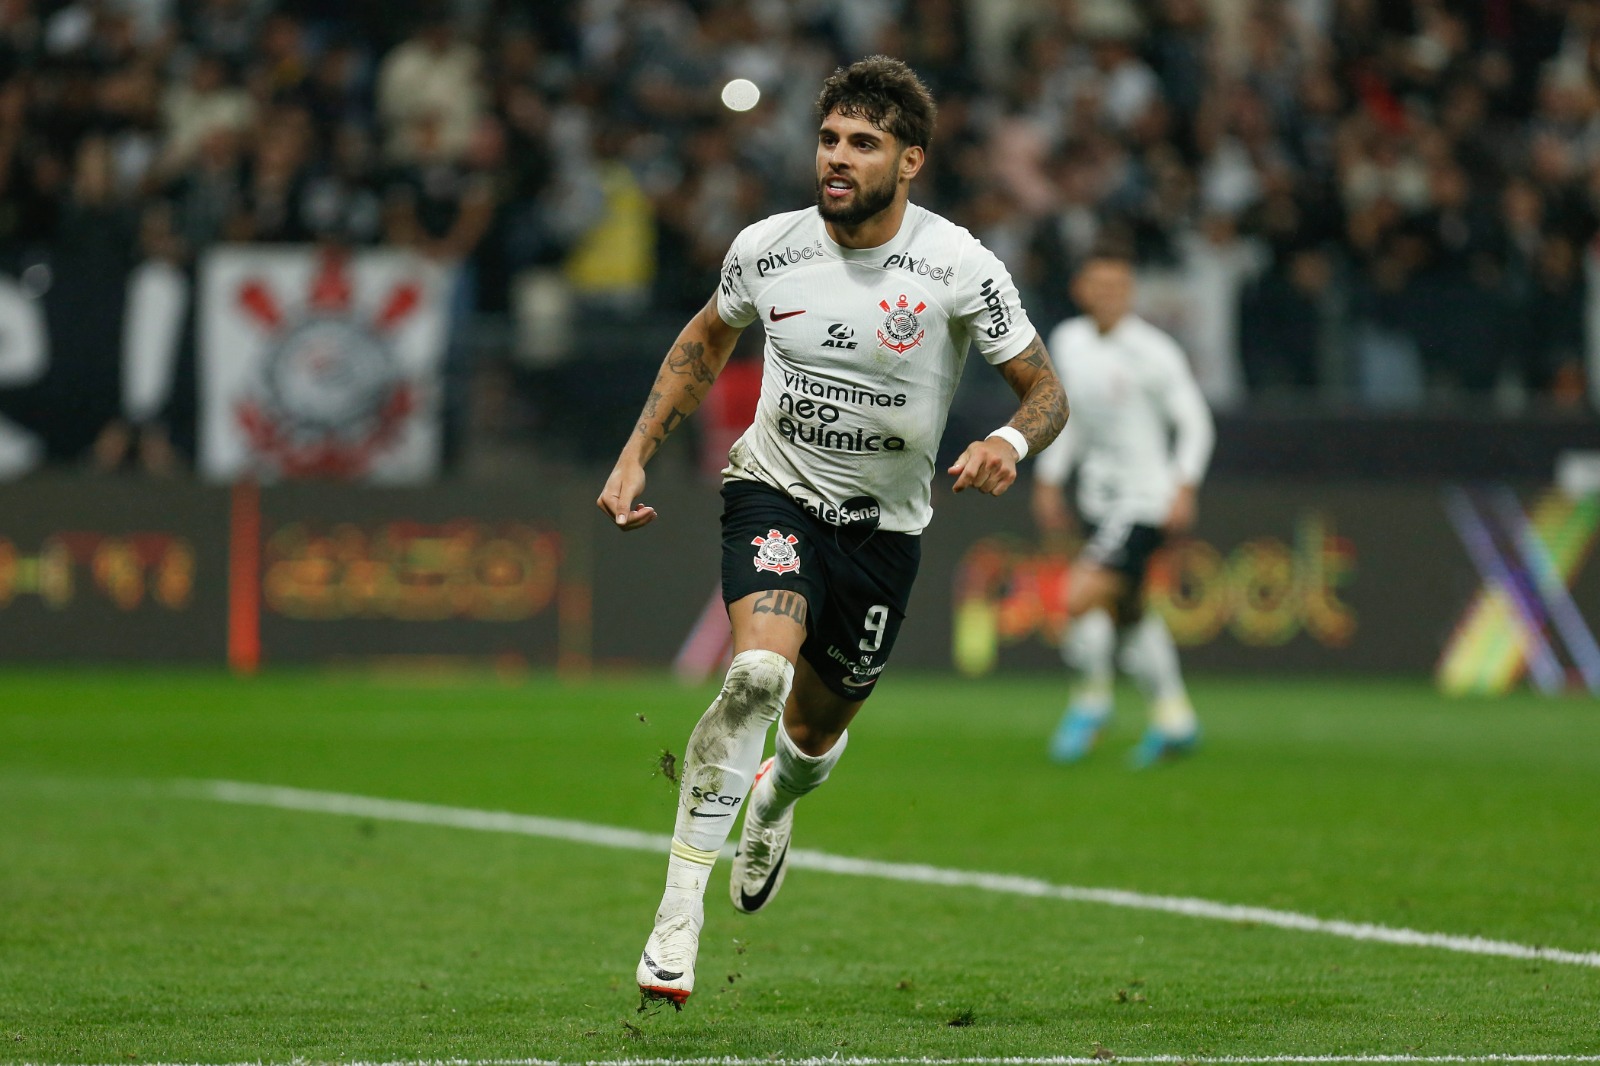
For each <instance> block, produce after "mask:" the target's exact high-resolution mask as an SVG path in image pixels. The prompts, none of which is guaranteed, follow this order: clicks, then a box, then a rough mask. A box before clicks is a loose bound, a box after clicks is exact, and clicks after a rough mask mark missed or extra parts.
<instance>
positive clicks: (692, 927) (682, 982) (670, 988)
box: [635, 913, 700, 1010]
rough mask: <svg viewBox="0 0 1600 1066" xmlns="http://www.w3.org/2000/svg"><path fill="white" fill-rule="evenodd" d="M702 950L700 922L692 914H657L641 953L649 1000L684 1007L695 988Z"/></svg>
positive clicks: (643, 982)
mask: <svg viewBox="0 0 1600 1066" xmlns="http://www.w3.org/2000/svg"><path fill="white" fill-rule="evenodd" d="M699 953H700V922H698V921H696V920H695V917H694V915H692V914H660V913H658V914H657V915H656V927H655V928H654V929H652V930H650V939H649V940H646V941H645V944H644V952H643V954H641V955H640V956H639V969H638V971H637V973H636V975H635V976H637V977H638V979H639V991H640V992H641V993H643V995H644V997H645V998H646V999H668V1000H671V1001H672V1002H673V1003H674V1004H675V1005H676V1006H677V1007H678V1008H679V1009H680V1010H681V1009H682V1007H683V1005H684V1004H685V1003H687V1002H688V1001H689V993H691V992H693V991H694V960H695V956H696V955H698V954H699Z"/></svg>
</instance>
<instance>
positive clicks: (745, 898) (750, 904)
mask: <svg viewBox="0 0 1600 1066" xmlns="http://www.w3.org/2000/svg"><path fill="white" fill-rule="evenodd" d="M788 858H789V849H788V848H787V847H785V848H784V849H783V854H782V855H779V856H778V861H777V862H775V863H773V864H772V872H771V873H770V874H768V875H767V883H766V884H764V885H762V886H761V891H760V892H757V893H756V894H755V895H753V896H752V895H751V894H750V893H748V892H746V891H745V890H744V889H742V888H741V889H739V901H740V903H742V904H743V905H744V909H745V910H747V911H754V910H760V909H761V905H762V904H763V903H765V902H767V897H768V896H770V895H772V886H773V885H775V884H777V882H778V872H779V871H780V870H782V869H783V864H784V863H785V862H786V861H787V860H788Z"/></svg>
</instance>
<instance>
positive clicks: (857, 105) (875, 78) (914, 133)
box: [817, 56, 938, 149]
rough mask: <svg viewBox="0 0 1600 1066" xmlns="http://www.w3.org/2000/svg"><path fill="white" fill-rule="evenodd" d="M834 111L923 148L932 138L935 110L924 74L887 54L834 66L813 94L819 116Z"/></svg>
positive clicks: (824, 116)
mask: <svg viewBox="0 0 1600 1066" xmlns="http://www.w3.org/2000/svg"><path fill="white" fill-rule="evenodd" d="M835 111H837V112H838V113H839V114H841V115H844V116H845V117H846V118H860V119H865V120H866V121H868V122H870V123H872V125H873V126H875V127H876V128H878V129H880V130H882V131H883V132H884V133H887V134H889V135H890V136H891V137H893V138H894V139H895V140H897V141H899V142H900V143H901V144H902V145H905V146H910V145H915V146H917V147H918V148H922V149H926V148H927V147H928V144H929V142H931V141H932V140H933V124H934V121H935V118H936V116H937V114H938V108H937V107H936V106H935V105H934V102H933V94H932V93H930V92H928V87H927V86H926V85H924V84H922V79H921V78H919V77H917V75H916V72H915V71H913V70H912V69H911V68H910V67H908V66H906V65H905V64H904V63H903V62H901V61H900V60H898V59H894V58H892V57H891V56H868V57H867V58H866V59H859V60H857V61H856V62H854V63H851V64H850V65H849V66H848V67H840V68H839V69H838V70H836V71H834V72H833V75H832V76H831V77H830V78H828V80H827V81H825V82H823V83H822V93H821V94H820V95H819V96H818V97H817V119H818V121H821V120H822V119H825V118H827V117H828V116H829V115H831V114H833V113H834V112H835Z"/></svg>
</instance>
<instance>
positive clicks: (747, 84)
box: [722, 78, 761, 111]
mask: <svg viewBox="0 0 1600 1066" xmlns="http://www.w3.org/2000/svg"><path fill="white" fill-rule="evenodd" d="M760 102H761V90H760V89H759V88H758V87H757V86H756V83H755V82H753V81H751V80H750V79H749V78H734V79H733V80H732V81H730V82H729V83H728V84H726V85H724V86H723V87H722V103H723V106H724V107H726V108H727V109H728V110H729V111H748V110H750V109H751V108H752V107H755V106H756V105H757V104H759V103H760Z"/></svg>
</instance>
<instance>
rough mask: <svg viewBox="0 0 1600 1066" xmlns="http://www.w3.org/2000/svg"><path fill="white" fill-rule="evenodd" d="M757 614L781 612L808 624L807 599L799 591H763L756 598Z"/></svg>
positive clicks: (786, 616) (755, 608) (755, 611)
mask: <svg viewBox="0 0 1600 1066" xmlns="http://www.w3.org/2000/svg"><path fill="white" fill-rule="evenodd" d="M753 613H755V614H781V615H783V616H784V617H785V618H793V619H794V620H795V621H796V622H799V623H800V624H801V625H805V624H806V600H805V597H804V596H801V595H800V594H799V593H797V592H783V591H781V590H778V589H773V590H772V591H770V592H763V593H762V594H761V595H760V596H759V597H757V598H756V603H755V607H754V609H753Z"/></svg>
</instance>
